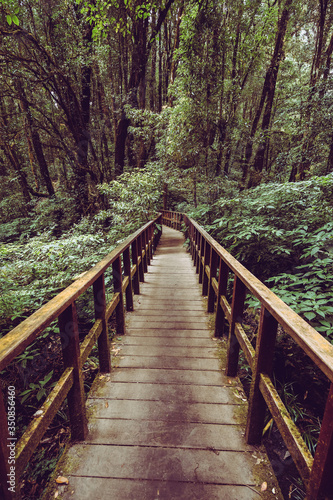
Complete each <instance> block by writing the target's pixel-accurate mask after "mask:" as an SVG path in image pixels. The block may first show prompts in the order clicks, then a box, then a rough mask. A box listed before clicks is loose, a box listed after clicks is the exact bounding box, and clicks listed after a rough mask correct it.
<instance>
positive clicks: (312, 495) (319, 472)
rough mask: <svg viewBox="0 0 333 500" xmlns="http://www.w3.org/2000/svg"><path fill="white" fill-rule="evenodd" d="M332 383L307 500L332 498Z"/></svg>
mask: <svg viewBox="0 0 333 500" xmlns="http://www.w3.org/2000/svg"><path fill="white" fill-rule="evenodd" d="M332 422H333V383H331V387H330V391H329V394H328V398H327V401H326V407H325V413H324V418H323V421H322V424H321V429H320V434H319V439H318V444H317V448H316V453H315V456H314V461H313V466H312V470H311V474H310V480H309V485H308V490H307V495H306V498H307V500H314V499H317V498H320V499H323V498H325V499H326V498H327V499H330V498H332V493H333V425H332Z"/></svg>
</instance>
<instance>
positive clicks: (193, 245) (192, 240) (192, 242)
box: [189, 222, 195, 264]
mask: <svg viewBox="0 0 333 500" xmlns="http://www.w3.org/2000/svg"><path fill="white" fill-rule="evenodd" d="M189 224H190V241H191V256H192V260H193V264H194V263H195V230H194V226H193V224H192V223H191V222H189Z"/></svg>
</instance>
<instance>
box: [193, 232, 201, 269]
mask: <svg viewBox="0 0 333 500" xmlns="http://www.w3.org/2000/svg"><path fill="white" fill-rule="evenodd" d="M199 241H200V233H199V231H197V230H196V229H194V265H195V272H196V273H197V274H198V272H199Z"/></svg>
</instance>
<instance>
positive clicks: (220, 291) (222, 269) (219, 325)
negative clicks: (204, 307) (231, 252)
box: [215, 258, 229, 337]
mask: <svg viewBox="0 0 333 500" xmlns="http://www.w3.org/2000/svg"><path fill="white" fill-rule="evenodd" d="M228 276H229V268H228V266H227V264H226V263H225V262H224V261H223V260H222V259H221V258H220V265H219V279H218V288H217V297H216V301H217V304H216V316H215V337H222V336H223V334H224V324H225V314H224V311H223V309H222V307H221V297H222V296H226V294H227V287H228Z"/></svg>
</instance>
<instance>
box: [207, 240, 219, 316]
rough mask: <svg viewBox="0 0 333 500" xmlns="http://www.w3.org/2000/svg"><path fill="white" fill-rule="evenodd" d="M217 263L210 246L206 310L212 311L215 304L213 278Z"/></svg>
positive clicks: (216, 257) (216, 256)
mask: <svg viewBox="0 0 333 500" xmlns="http://www.w3.org/2000/svg"><path fill="white" fill-rule="evenodd" d="M217 264H218V255H217V253H216V252H215V250H214V249H213V247H211V251H210V263H209V270H210V271H209V283H208V299H207V312H211V313H212V312H214V306H215V290H214V288H213V284H212V282H213V278H216V272H217Z"/></svg>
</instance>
